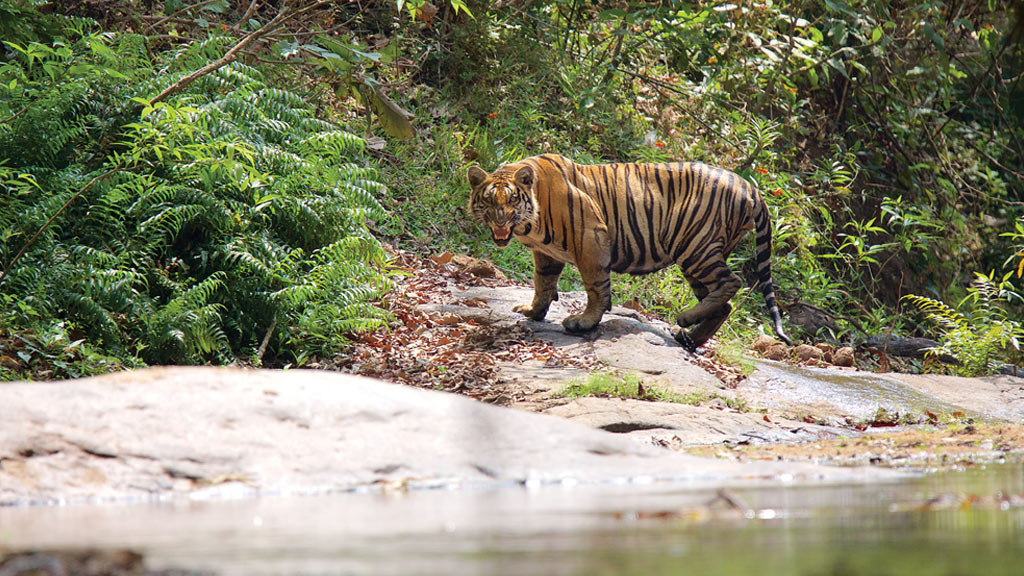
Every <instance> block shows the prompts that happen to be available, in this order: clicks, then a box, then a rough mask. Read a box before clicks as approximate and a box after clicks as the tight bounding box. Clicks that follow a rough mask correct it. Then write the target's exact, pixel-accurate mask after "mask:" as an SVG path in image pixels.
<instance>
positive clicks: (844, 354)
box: [832, 346, 855, 368]
mask: <svg viewBox="0 0 1024 576" xmlns="http://www.w3.org/2000/svg"><path fill="white" fill-rule="evenodd" d="M854 360H855V357H854V351H853V348H852V347H850V346H843V347H842V348H840V349H838V350H836V351H835V353H834V354H833V355H832V363H833V364H835V365H836V366H843V367H847V368H848V367H850V366H853V365H854Z"/></svg>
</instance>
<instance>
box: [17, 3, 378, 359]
mask: <svg viewBox="0 0 1024 576" xmlns="http://www.w3.org/2000/svg"><path fill="white" fill-rule="evenodd" d="M76 22H77V21H76ZM63 34H64V36H62V37H60V38H58V39H57V40H55V41H54V42H53V43H52V44H51V45H45V44H42V43H37V42H27V43H24V44H15V43H13V42H5V46H6V47H7V48H8V49H9V50H10V51H11V53H13V54H14V58H12V59H10V60H9V61H7V62H6V63H4V64H2V66H0V86H2V87H0V95H2V96H3V100H0V119H2V121H3V123H2V124H0V158H4V159H5V161H4V162H3V163H2V164H0V193H2V195H0V262H3V265H4V270H3V276H2V277H0V283H2V288H3V291H4V293H5V294H7V295H11V296H13V298H7V299H5V300H4V301H3V302H2V304H3V309H2V310H0V315H2V317H3V318H5V320H7V321H9V322H10V323H11V325H12V326H20V327H23V328H25V329H31V330H36V331H37V332H38V333H44V332H46V331H52V330H53V329H54V327H55V326H58V325H61V326H65V327H66V328H65V329H66V331H67V332H68V333H70V334H73V335H74V336H73V339H74V340H82V341H83V342H84V343H85V344H87V345H88V346H90V347H92V349H95V350H107V351H110V353H112V354H114V355H116V356H117V357H118V358H121V359H122V361H125V362H129V363H131V362H133V358H140V359H142V360H144V361H145V362H147V363H201V362H218V363H220V362H230V361H233V360H235V359H237V358H242V359H245V358H247V357H248V358H250V359H251V360H252V361H254V362H259V361H260V360H261V357H262V354H263V353H264V349H266V350H269V351H270V352H269V353H268V358H270V357H275V358H278V359H279V361H285V360H287V359H288V357H289V356H288V355H289V354H291V355H292V356H294V357H295V358H298V357H299V356H306V355H308V354H310V353H311V352H312V353H324V352H328V351H330V350H332V349H334V348H336V347H337V346H338V345H340V344H342V343H344V342H345V334H346V333H347V332H351V331H354V330H360V329H364V328H371V327H377V326H381V325H384V324H386V322H387V315H386V313H385V312H383V311H382V310H380V309H378V308H376V307H374V306H373V305H372V304H371V302H372V301H373V300H374V299H375V298H377V297H378V296H379V295H380V294H381V293H382V292H383V291H384V290H386V288H387V272H386V265H385V257H384V253H383V251H382V250H381V248H380V246H379V244H378V243H377V241H376V240H374V239H373V237H372V236H371V235H370V234H369V232H368V230H367V227H366V225H367V222H368V221H370V220H375V219H376V220H379V219H384V218H386V214H385V212H384V210H383V208H382V207H381V204H380V202H379V197H380V195H381V194H382V192H383V186H382V185H381V184H380V183H379V182H378V180H377V176H376V173H375V171H374V170H372V169H370V168H368V167H366V165H365V161H364V160H362V156H361V153H362V150H363V142H362V140H361V139H360V138H358V137H356V136H354V135H352V134H351V133H349V132H346V131H344V130H342V129H340V128H339V127H338V126H336V125H334V124H332V123H330V122H327V121H324V120H322V119H320V118H317V117H316V115H315V113H314V110H313V108H312V107H311V106H310V105H308V104H307V103H306V102H305V101H304V100H303V99H302V98H301V97H300V96H299V95H297V94H295V93H293V92H290V91H287V90H282V89H280V88H275V87H273V86H272V85H271V84H270V83H269V82H268V81H267V79H266V78H265V76H264V74H263V73H262V72H261V71H260V70H258V69H256V68H253V67H250V66H247V65H244V64H241V63H237V62H236V63H232V64H230V65H228V66H226V67H224V68H221V69H219V70H217V71H215V72H213V73H211V74H209V75H207V76H203V77H201V78H200V79H199V80H198V81H196V82H195V83H194V84H192V85H191V86H189V88H188V89H187V90H186V91H183V92H181V93H180V94H178V95H176V96H174V97H172V98H170V99H168V100H166V101H163V102H158V103H151V102H150V101H149V100H148V99H147V98H148V97H152V95H154V94H156V93H158V92H159V91H160V90H161V89H162V88H164V87H165V86H166V85H169V84H170V83H171V81H173V80H174V79H176V78H178V77H180V76H182V75H184V74H185V73H187V72H190V71H192V70H194V69H197V68H198V67H200V66H202V65H204V64H205V63H207V62H209V61H210V60H212V59H214V58H217V57H218V56H220V55H221V54H222V52H223V50H224V46H225V44H226V42H225V40H224V39H221V38H218V37H211V38H210V39H209V40H207V41H205V42H195V43H189V44H187V45H185V46H183V47H181V48H179V49H176V50H173V51H170V52H167V53H164V54H163V55H161V56H160V57H158V58H157V59H154V60H151V59H150V57H149V55H148V52H147V49H146V42H147V41H146V39H145V38H143V37H141V36H136V35H131V34H123V35H108V34H100V33H96V32H89V31H83V30H81V29H80V28H75V27H70V26H69V27H66V28H65V29H64V30H63ZM28 310H30V311H31V313H29V312H28ZM261 345H262V346H261Z"/></svg>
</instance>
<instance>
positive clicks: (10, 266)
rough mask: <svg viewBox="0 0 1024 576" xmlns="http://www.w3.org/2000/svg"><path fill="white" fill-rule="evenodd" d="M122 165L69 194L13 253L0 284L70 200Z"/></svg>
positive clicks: (0, 275)
mask: <svg viewBox="0 0 1024 576" xmlns="http://www.w3.org/2000/svg"><path fill="white" fill-rule="evenodd" d="M123 167H124V162H123V161H121V162H118V163H117V165H115V166H114V167H113V168H111V169H110V170H107V171H106V172H104V173H103V174H100V175H98V176H95V177H94V178H93V179H92V180H89V182H88V183H86V185H85V186H83V187H82V189H81V190H79V191H78V192H75V193H74V194H73V195H72V196H71V198H68V201H67V202H65V203H64V205H63V206H61V207H60V210H57V211H56V212H54V214H53V216H50V218H49V220H47V221H46V222H45V223H44V224H43V225H42V226H40V227H39V230H37V231H36V233H35V234H34V235H33V236H32V237H31V238H29V240H28V242H25V245H24V246H22V247H21V250H18V253H17V254H15V255H14V258H12V259H11V261H10V262H9V263H8V264H7V267H6V268H4V272H3V274H0V284H3V282H4V279H5V278H7V274H9V273H10V271H11V270H12V269H13V268H14V265H15V264H16V263H17V262H18V260H20V259H21V257H22V256H24V255H25V252H27V251H28V249H29V248H30V247H31V246H32V245H33V244H35V243H36V240H38V239H39V236H40V234H42V233H43V231H44V230H46V229H47V228H49V227H50V224H53V221H54V220H56V219H57V217H58V216H60V215H61V214H63V213H64V211H65V210H67V209H68V206H71V203H72V202H74V201H75V200H77V199H78V197H79V196H81V195H82V194H85V191H86V190H88V189H89V188H92V185H93V184H95V183H97V182H99V181H100V180H102V179H104V178H106V177H107V176H110V175H111V174H113V173H114V172H117V171H118V170H120V169H121V168H123Z"/></svg>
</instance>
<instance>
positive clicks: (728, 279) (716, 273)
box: [676, 258, 743, 351]
mask: <svg viewBox="0 0 1024 576" xmlns="http://www.w3.org/2000/svg"><path fill="white" fill-rule="evenodd" d="M680 266H681V267H682V264H680ZM683 275H684V276H685V277H686V280H687V282H688V283H689V284H690V287H691V288H693V294H694V296H696V297H697V304H696V305H695V306H693V307H692V308H689V309H687V310H684V311H682V312H681V313H679V315H678V316H676V322H678V323H679V326H680V328H682V329H681V330H680V331H679V332H678V333H677V334H676V340H677V341H678V342H679V343H680V344H682V345H683V346H684V347H685V348H687V349H689V350H690V351H694V350H696V349H697V348H699V347H701V346H703V345H704V343H706V342H707V341H708V339H710V338H711V337H712V336H714V335H715V333H716V332H718V329H719V328H721V327H722V324H723V323H724V322H725V320H726V318H728V317H729V314H730V313H732V304H730V303H729V300H731V299H732V297H733V296H735V295H736V292H737V291H739V289H740V286H742V285H743V281H742V280H740V278H739V276H737V275H735V274H733V273H732V271H730V270H729V268H728V267H727V266H726V265H725V260H724V259H722V258H719V259H716V260H714V261H712V262H710V263H709V265H707V266H705V267H704V268H703V269H702V270H701V271H700V273H697V274H691V273H689V272H688V271H687V270H686V269H685V268H684V271H683ZM709 287H710V288H709ZM694 324H696V325H697V326H696V327H695V328H693V329H692V330H687V328H689V327H690V326H693V325H694Z"/></svg>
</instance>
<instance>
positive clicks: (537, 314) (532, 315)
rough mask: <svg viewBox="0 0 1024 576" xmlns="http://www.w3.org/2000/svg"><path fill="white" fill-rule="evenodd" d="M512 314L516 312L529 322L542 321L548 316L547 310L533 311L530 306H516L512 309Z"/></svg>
mask: <svg viewBox="0 0 1024 576" xmlns="http://www.w3.org/2000/svg"><path fill="white" fill-rule="evenodd" d="M512 311H513V312H517V313H519V314H522V315H523V316H526V317H527V318H529V319H530V320H537V321H540V320H543V319H544V317H545V316H547V315H548V309H547V308H546V307H545V308H541V309H540V310H537V309H535V308H534V307H533V306H532V305H531V304H516V305H515V306H513V307H512Z"/></svg>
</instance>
